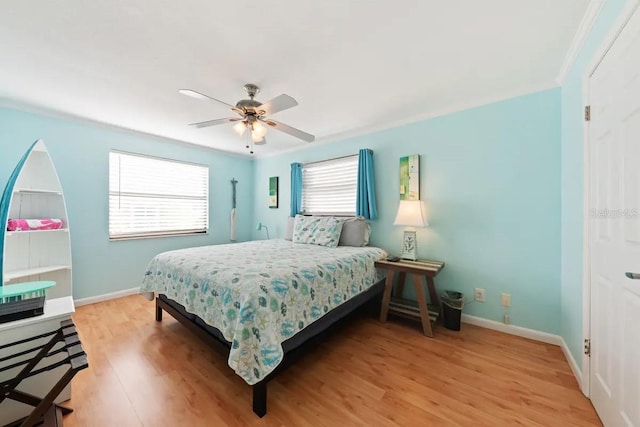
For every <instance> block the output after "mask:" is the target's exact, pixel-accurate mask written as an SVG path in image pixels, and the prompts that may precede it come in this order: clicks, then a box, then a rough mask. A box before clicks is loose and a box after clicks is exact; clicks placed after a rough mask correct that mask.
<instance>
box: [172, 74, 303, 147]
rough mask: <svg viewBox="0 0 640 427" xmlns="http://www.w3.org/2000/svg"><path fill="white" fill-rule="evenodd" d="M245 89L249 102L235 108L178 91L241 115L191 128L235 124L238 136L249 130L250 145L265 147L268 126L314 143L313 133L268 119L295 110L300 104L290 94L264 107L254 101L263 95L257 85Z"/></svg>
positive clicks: (203, 96)
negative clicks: (282, 112) (258, 95)
mask: <svg viewBox="0 0 640 427" xmlns="http://www.w3.org/2000/svg"><path fill="white" fill-rule="evenodd" d="M244 90H245V91H246V92H247V95H248V96H249V99H241V100H240V101H238V102H237V103H236V105H231V104H227V103H226V102H223V101H220V100H219V99H215V98H212V97H210V96H207V95H204V94H202V93H200V92H196V91H195V90H191V89H180V90H179V91H178V92H180V93H181V94H183V95H187V96H190V97H192V98H196V99H204V100H209V101H214V102H217V103H219V104H223V105H225V106H226V107H229V108H230V109H231V111H233V112H234V113H236V114H238V115H239V116H240V117H227V118H224V119H215V120H207V121H206V122H199V123H191V124H190V126H195V127H197V128H204V127H208V126H215V125H221V124H224V123H235V125H234V126H233V130H235V131H236V133H237V134H238V135H240V136H242V135H243V134H244V132H245V131H247V130H249V134H248V136H249V139H250V140H251V144H255V145H263V144H266V143H267V140H266V139H265V135H266V134H267V126H268V127H272V128H274V129H276V130H279V131H280V132H284V133H286V134H289V135H291V136H294V137H296V138H298V139H302V140H303V141H306V142H313V141H314V140H315V136H313V135H311V134H310V133H306V132H303V131H301V130H300V129H296V128H294V127H291V126H288V125H285V124H284V123H280V122H277V121H275V120H271V119H270V118H268V117H267V116H271V115H272V114H275V113H277V112H280V111H282V110H286V109H288V108H291V107H295V106H296V105H298V102H297V101H296V100H295V99H293V98H292V97H290V96H289V95H285V94H282V95H279V96H276V97H275V98H273V99H272V100H270V101H267V102H265V103H264V104H263V103H261V102H259V101H256V100H255V99H253V98H254V97H255V96H256V94H257V93H258V92H260V88H259V87H258V86H256V85H254V84H252V83H247V84H246V85H244ZM265 125H267V126H265ZM249 139H248V140H247V148H250V149H251V153H252V154H253V148H252V146H250V144H249Z"/></svg>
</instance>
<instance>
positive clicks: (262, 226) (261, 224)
mask: <svg viewBox="0 0 640 427" xmlns="http://www.w3.org/2000/svg"><path fill="white" fill-rule="evenodd" d="M263 228H264V229H265V230H267V240H269V228H267V226H266V225H264V224H263V223H261V222H259V223H258V224H257V225H256V230H258V231H260V230H262V229H263Z"/></svg>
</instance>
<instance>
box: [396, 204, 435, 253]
mask: <svg viewBox="0 0 640 427" xmlns="http://www.w3.org/2000/svg"><path fill="white" fill-rule="evenodd" d="M393 225H404V226H408V227H426V226H428V225H429V223H428V222H427V219H426V217H425V212H424V204H423V203H422V201H420V200H400V205H399V206H398V213H397V214H396V220H395V221H394V222H393ZM400 257H401V258H403V259H408V260H412V261H415V260H417V259H418V241H417V238H416V231H415V230H411V229H410V230H405V232H404V238H403V239H402V255H400Z"/></svg>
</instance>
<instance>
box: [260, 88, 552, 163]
mask: <svg viewBox="0 0 640 427" xmlns="http://www.w3.org/2000/svg"><path fill="white" fill-rule="evenodd" d="M557 87H558V85H557V84H556V83H555V82H552V83H549V84H542V85H538V86H529V87H526V88H522V89H518V90H514V91H509V92H504V93H502V94H499V95H495V96H490V97H486V98H481V99H476V100H474V101H470V102H467V103H462V104H458V105H454V106H451V107H446V108H443V109H441V110H434V111H429V112H426V113H421V114H418V115H414V116H409V117H405V118H402V119H400V120H395V121H390V122H385V123H381V124H377V125H374V126H368V127H362V128H358V129H354V130H350V131H346V132H340V133H336V134H333V135H328V136H325V137H320V138H318V139H316V141H315V142H313V143H312V144H304V145H300V146H298V147H293V148H289V149H286V150H281V151H278V152H276V153H268V154H263V155H260V154H254V158H255V159H256V160H260V159H267V158H270V157H277V156H280V155H282V154H285V153H291V152H294V151H300V150H306V149H309V148H311V147H315V146H317V145H324V144H329V143H332V142H337V141H344V140H345V139H350V138H356V137H358V136H363V135H369V134H372V133H375V132H381V131H384V130H388V129H393V128H397V127H400V126H404V125H409V124H412V123H418V122H422V121H425V120H428V119H433V118H436V117H441V116H447V115H449V114H454V113H460V112H462V111H466V110H471V109H474V108H478V107H483V106H486V105H491V104H496V103H498V102H502V101H507V100H509V99H512V98H517V97H519V96H525V95H531V94H534V93H538V92H544V91H546V90H550V89H555V88H557Z"/></svg>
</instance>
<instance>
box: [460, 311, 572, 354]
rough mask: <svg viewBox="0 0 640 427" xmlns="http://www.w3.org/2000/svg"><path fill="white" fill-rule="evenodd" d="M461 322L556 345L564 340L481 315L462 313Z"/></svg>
mask: <svg viewBox="0 0 640 427" xmlns="http://www.w3.org/2000/svg"><path fill="white" fill-rule="evenodd" d="M462 322H464V323H468V324H470V325H476V326H480V327H482V328H487V329H493V330H494V331H499V332H504V333H505V334H511V335H517V336H519V337H523V338H529V339H531V340H534V341H540V342H544V343H547V344H553V345H557V346H562V343H563V342H564V341H563V340H562V337H561V336H560V335H554V334H549V333H547V332H540V331H536V330H534V329H527V328H523V327H521V326H515V325H505V324H504V323H500V322H496V321H495V320H488V319H483V318H482V317H476V316H471V315H469V314H463V315H462Z"/></svg>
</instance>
